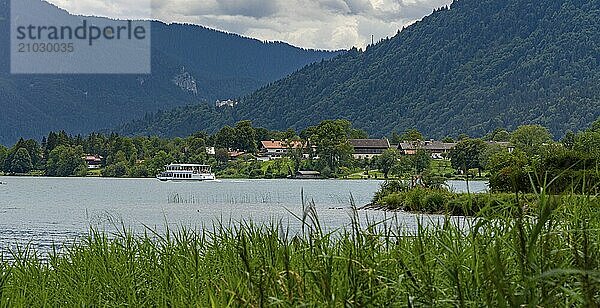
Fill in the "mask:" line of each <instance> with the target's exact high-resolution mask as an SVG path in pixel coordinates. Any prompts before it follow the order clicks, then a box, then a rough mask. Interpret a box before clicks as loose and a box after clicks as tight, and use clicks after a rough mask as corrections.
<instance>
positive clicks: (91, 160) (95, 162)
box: [83, 154, 102, 170]
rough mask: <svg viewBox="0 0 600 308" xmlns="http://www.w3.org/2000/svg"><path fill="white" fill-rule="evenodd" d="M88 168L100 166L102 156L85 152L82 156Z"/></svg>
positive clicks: (98, 167) (92, 168)
mask: <svg viewBox="0 0 600 308" xmlns="http://www.w3.org/2000/svg"><path fill="white" fill-rule="evenodd" d="M83 159H84V160H85V163H86V164H87V167H88V169H89V170H94V169H100V168H102V156H100V155H93V154H87V155H85V156H84V157H83Z"/></svg>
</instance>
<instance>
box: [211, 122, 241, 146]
mask: <svg viewBox="0 0 600 308" xmlns="http://www.w3.org/2000/svg"><path fill="white" fill-rule="evenodd" d="M236 134H237V131H236V130H235V128H233V127H231V126H225V127H223V128H222V129H221V130H220V131H219V132H217V133H216V134H215V135H214V136H213V139H214V144H215V146H216V147H218V148H225V149H231V148H233V147H235V145H236V138H237V137H236Z"/></svg>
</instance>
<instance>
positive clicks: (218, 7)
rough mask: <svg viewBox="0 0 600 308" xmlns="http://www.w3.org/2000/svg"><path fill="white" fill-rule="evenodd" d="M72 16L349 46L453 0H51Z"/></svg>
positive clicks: (393, 30)
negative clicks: (175, 24)
mask: <svg viewBox="0 0 600 308" xmlns="http://www.w3.org/2000/svg"><path fill="white" fill-rule="evenodd" d="M47 1H48V2H51V3H53V4H55V5H57V6H59V7H62V8H64V9H66V10H68V11H69V12H71V13H74V14H82V15H95V16H105V17H112V18H124V19H125V18H152V19H158V20H161V21H163V22H167V23H171V22H179V23H191V24H198V25H203V26H206V27H210V28H214V29H218V30H223V31H227V32H232V33H237V34H241V35H244V36H248V37H253V38H257V39H260V40H264V41H283V42H288V43H290V44H292V45H295V46H299V47H304V48H314V49H329V50H336V49H349V48H351V47H353V46H356V47H359V48H361V47H364V46H366V45H367V44H369V43H370V42H371V35H373V36H374V37H375V41H378V40H379V39H382V38H385V37H388V36H390V37H391V36H393V35H395V34H396V32H397V31H398V30H399V29H401V28H402V27H403V26H406V25H409V24H411V23H413V22H415V21H417V20H420V19H421V18H423V17H424V16H426V15H429V14H430V13H431V12H432V11H433V9H435V8H439V7H442V6H445V5H448V4H450V3H451V2H452V0H47Z"/></svg>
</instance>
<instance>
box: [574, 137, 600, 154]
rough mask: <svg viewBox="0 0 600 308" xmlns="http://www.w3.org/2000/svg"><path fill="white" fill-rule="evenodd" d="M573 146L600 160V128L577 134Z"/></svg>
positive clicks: (578, 150) (576, 149)
mask: <svg viewBox="0 0 600 308" xmlns="http://www.w3.org/2000/svg"><path fill="white" fill-rule="evenodd" d="M573 148H574V149H575V151H577V152H580V153H585V154H586V155H589V156H591V157H594V158H596V159H599V160H600V130H598V131H593V130H588V131H585V132H581V133H579V134H577V136H576V137H575V142H574V145H573Z"/></svg>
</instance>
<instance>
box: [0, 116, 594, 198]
mask: <svg viewBox="0 0 600 308" xmlns="http://www.w3.org/2000/svg"><path fill="white" fill-rule="evenodd" d="M361 138H368V135H367V133H366V132H364V131H362V130H358V129H355V128H353V126H352V124H351V123H350V122H349V121H347V120H326V121H323V122H321V123H320V124H319V125H316V126H311V127H308V128H306V129H305V130H302V131H301V132H299V133H297V132H296V131H294V130H292V129H289V130H287V131H270V130H267V129H264V128H258V127H254V126H253V125H252V123H251V122H250V121H241V122H238V123H237V124H236V125H235V126H233V127H230V126H225V127H223V128H222V129H221V130H219V131H218V132H216V133H215V134H212V135H209V134H207V133H205V132H198V133H195V134H193V135H191V136H189V137H186V138H172V139H166V138H159V137H124V136H119V135H117V134H110V135H103V134H97V133H94V134H90V135H89V136H87V137H82V136H70V135H68V134H66V133H65V132H58V133H55V132H51V133H50V134H49V135H48V136H47V137H45V138H43V139H42V141H41V142H40V143H38V142H37V141H35V140H23V139H21V140H19V141H18V142H17V143H16V144H15V145H14V146H13V147H11V148H6V147H3V146H0V169H1V171H3V172H4V173H8V174H24V173H30V172H32V171H33V172H38V173H39V174H45V175H48V176H74V175H75V176H83V175H86V174H87V172H88V170H87V165H86V163H85V161H84V156H85V155H86V154H93V155H99V156H101V157H102V165H103V166H104V168H103V170H102V175H103V176H109V177H150V176H154V175H156V174H157V173H159V172H160V171H161V170H162V169H163V168H164V166H165V165H167V164H170V163H174V162H186V163H200V164H210V165H212V166H213V167H214V168H215V170H216V171H217V172H223V174H226V175H231V176H246V177H285V176H288V175H292V174H295V173H296V172H297V171H298V170H317V171H320V172H321V173H322V174H323V175H324V176H326V177H335V176H338V177H339V176H345V175H349V174H352V173H357V172H362V171H364V172H366V173H368V172H370V171H371V170H374V169H377V170H379V171H380V172H382V173H383V175H384V177H385V178H388V177H390V176H394V177H408V176H418V177H421V178H422V177H427V176H428V175H430V173H431V165H432V157H431V153H429V152H427V151H426V150H424V149H417V151H416V154H414V155H403V154H402V153H400V152H399V151H398V150H397V149H396V148H391V149H389V150H387V151H385V152H384V153H383V154H382V155H380V156H377V157H374V158H372V159H369V160H363V159H354V158H353V155H352V153H353V148H352V146H351V145H350V143H349V139H361ZM271 139H273V140H283V141H284V144H287V145H289V148H288V153H287V155H286V157H284V158H283V159H282V160H281V161H277V162H271V163H270V164H268V165H264V164H263V163H261V162H259V161H257V160H256V159H255V156H256V154H257V153H258V151H259V145H260V141H262V140H271ZM423 139H425V138H424V136H423V134H422V133H420V132H419V131H417V130H409V131H406V132H405V133H404V134H396V133H394V134H392V136H390V140H391V141H392V143H399V142H415V144H419V141H422V140H423ZM444 141H447V142H457V144H456V146H455V147H454V149H453V150H452V151H451V152H450V153H448V155H447V156H446V158H447V159H449V160H450V162H451V166H452V168H453V169H454V170H455V172H454V173H455V174H463V175H467V176H468V175H470V174H472V173H476V174H479V176H482V175H483V172H487V174H488V175H489V178H490V185H491V188H492V189H493V190H496V191H514V190H519V191H531V190H533V189H535V186H536V183H537V185H538V186H541V185H542V182H543V181H548V182H549V181H550V180H553V181H552V183H553V185H554V186H552V187H551V189H553V190H554V191H561V190H564V189H566V188H567V187H569V188H572V189H582V188H583V187H588V188H589V187H595V186H594V185H595V184H597V182H596V181H598V173H599V171H598V169H599V168H600V167H599V161H600V119H599V120H598V121H596V122H595V123H594V124H592V125H591V127H590V128H588V129H587V130H585V131H581V132H577V133H573V132H567V133H566V134H565V137H564V138H563V139H562V140H561V141H560V142H556V141H554V140H553V137H552V134H551V133H550V132H549V130H548V129H547V128H545V127H542V126H539V125H525V126H520V127H519V128H517V129H516V130H515V131H513V132H509V131H507V130H505V129H497V130H495V131H493V132H491V133H490V134H488V135H486V136H484V137H483V138H470V137H468V136H466V135H460V136H458V138H456V139H454V138H449V137H448V138H445V140H444ZM492 141H493V142H492ZM298 143H300V144H302V145H303V146H302V147H296V146H294V145H295V144H298ZM509 145H510V146H509ZM209 147H214V148H215V149H216V151H215V155H209V154H208V153H207V148H209ZM230 151H236V152H244V153H245V154H244V155H242V156H241V157H240V158H239V159H238V160H237V161H232V160H231V159H230V154H229V153H230ZM446 175H447V174H446ZM532 183H533V184H534V185H532Z"/></svg>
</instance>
